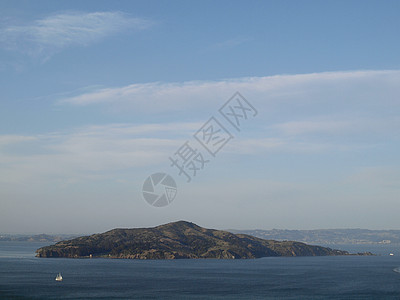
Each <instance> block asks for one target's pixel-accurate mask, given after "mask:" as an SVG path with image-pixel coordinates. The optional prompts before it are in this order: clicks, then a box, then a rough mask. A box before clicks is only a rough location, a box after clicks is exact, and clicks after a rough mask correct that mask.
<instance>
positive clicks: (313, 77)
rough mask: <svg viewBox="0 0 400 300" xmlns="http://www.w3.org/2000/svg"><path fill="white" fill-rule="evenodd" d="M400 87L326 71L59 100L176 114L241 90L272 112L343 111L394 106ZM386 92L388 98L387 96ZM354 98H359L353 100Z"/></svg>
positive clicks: (378, 76)
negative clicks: (287, 108) (286, 108)
mask: <svg viewBox="0 0 400 300" xmlns="http://www.w3.org/2000/svg"><path fill="white" fill-rule="evenodd" d="M399 82H400V71H352V72H325V73H312V74H297V75H278V76H268V77H245V78H236V79H226V80H219V81H187V82H174V83H162V82H151V83H144V84H131V85H127V86H123V87H112V88H102V89H95V90H92V91H90V92H85V93H81V94H78V95H75V96H72V97H66V98H64V99H61V100H59V103H61V104H72V105H76V106H85V105H93V104H107V105H111V106H113V107H117V106H120V107H124V109H126V108H127V107H130V108H134V109H135V111H137V110H140V111H142V110H143V111H144V110H147V109H148V108H149V107H152V108H153V109H156V110H159V111H173V110H176V109H177V107H179V109H184V108H187V107H199V106H208V105H210V104H212V103H214V102H215V101H216V100H218V101H223V100H222V99H228V97H230V96H231V95H232V94H233V92H235V91H240V92H241V93H242V94H243V95H245V96H247V97H249V98H251V99H253V101H255V102H257V103H259V104H260V105H265V106H266V105H268V106H269V109H275V108H276V107H277V105H279V106H283V105H289V104H294V105H298V104H300V105H303V106H304V105H313V104H315V105H316V106H318V105H321V104H322V105H326V103H330V105H332V106H333V105H336V106H337V107H341V106H343V103H344V102H347V103H348V104H350V105H355V104H360V106H365V104H368V101H371V100H370V99H372V101H376V96H380V97H381V101H382V103H386V104H390V103H393V101H394V100H395V99H396V98H395V97H394V90H396V91H397V90H398V89H400V88H399V87H398V83H399ZM360 86H361V87H362V88H360ZM385 89H386V90H387V91H388V93H390V94H388V95H386V94H385ZM356 93H357V94H358V95H357V97H354V95H355V94H356ZM361 96H362V97H363V98H361ZM352 97H353V98H354V99H352ZM382 97H386V98H384V99H383V98H382ZM333 108H335V107H334V106H333ZM151 111H152V112H154V110H151Z"/></svg>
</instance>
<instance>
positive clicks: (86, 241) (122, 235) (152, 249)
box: [36, 221, 350, 259]
mask: <svg viewBox="0 0 400 300" xmlns="http://www.w3.org/2000/svg"><path fill="white" fill-rule="evenodd" d="M333 255H335V256H336V255H350V254H349V252H347V251H342V250H334V249H331V248H326V247H321V246H312V245H308V244H305V243H301V242H294V241H275V240H265V239H261V238H257V237H254V236H250V235H246V234H234V233H231V232H228V231H222V230H215V229H206V228H203V227H200V226H198V225H196V224H194V223H191V222H186V221H178V222H172V223H168V224H164V225H160V226H157V227H153V228H133V229H113V230H110V231H107V232H105V233H101V234H93V235H90V236H83V237H78V238H74V239H71V240H66V241H60V242H58V243H56V244H54V245H51V246H46V247H42V248H39V249H38V250H36V256H37V257H64V258H89V257H90V258H96V257H102V258H128V259H196V258H197V259H199V258H216V259H246V258H247V259H249V258H261V257H271V256H333Z"/></svg>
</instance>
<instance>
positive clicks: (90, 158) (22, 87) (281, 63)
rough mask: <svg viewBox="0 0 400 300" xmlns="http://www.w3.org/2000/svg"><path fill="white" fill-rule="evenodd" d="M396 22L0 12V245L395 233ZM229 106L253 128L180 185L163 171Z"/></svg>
mask: <svg viewBox="0 0 400 300" xmlns="http://www.w3.org/2000/svg"><path fill="white" fill-rule="evenodd" d="M399 9H400V3H399V2H398V1H170V2H167V1H35V2H32V1H1V2H0V88H1V94H0V166H1V167H0V232H49V233H55V232H65V233H72V232H76V233H91V232H101V231H105V230H108V229H110V228H114V227H141V226H154V225H158V224H161V223H166V222H170V221H175V220H181V219H184V220H189V221H193V222H195V223H198V224H199V225H202V226H205V227H216V228H243V229H245V228H246V229H251V228H264V229H268V228H293V229H311V228H350V227H363V228H370V229H375V228H376V229H378V228H397V229H398V228H399V226H400V221H399V218H398V214H399V211H398V210H397V206H398V203H397V202H398V195H399V191H400V184H399V182H400V172H399V158H398V153H399V130H398V128H399V125H400V117H399V113H400V108H399V97H398V95H399V92H400V84H399V83H400V56H399V55H398V53H400V40H399V39H398V35H399V28H400V21H399V18H398V12H399ZM236 91H239V92H240V93H241V94H242V95H243V96H244V97H245V98H246V99H247V100H248V101H249V102H251V104H253V105H254V107H255V108H256V109H257V110H258V115H257V116H256V117H255V118H253V119H251V120H248V122H246V124H244V126H243V129H242V130H241V132H236V131H234V129H233V128H230V129H231V130H232V134H233V135H234V138H233V139H232V141H230V142H229V144H227V145H226V147H224V148H223V149H222V150H221V151H220V152H219V153H218V155H217V157H215V158H213V159H212V161H211V162H210V163H209V165H207V166H206V167H205V169H204V170H202V171H201V172H199V173H198V175H197V176H196V178H194V180H193V181H192V182H191V183H186V182H185V178H183V177H180V176H179V175H178V173H177V171H176V170H175V169H173V168H171V167H170V166H169V160H168V157H170V156H171V155H173V153H174V152H175V151H176V150H177V149H178V148H179V147H180V146H181V145H182V144H183V143H184V142H185V141H187V140H189V141H193V134H194V133H195V132H196V131H197V130H198V129H199V128H200V127H201V126H202V125H203V124H204V123H205V122H206V121H207V120H208V119H209V118H210V117H211V116H213V115H216V114H217V111H218V109H219V108H220V107H221V106H222V105H223V104H224V103H225V102H226V101H227V100H228V99H229V98H230V97H231V96H232V95H233V94H234V93H235V92H236ZM159 171H163V172H167V173H170V174H171V175H172V176H173V177H174V178H175V179H176V181H177V184H178V195H177V197H176V199H175V200H174V202H172V203H171V204H170V205H169V206H167V207H164V208H154V207H152V206H150V205H148V204H147V203H146V202H145V201H144V200H143V199H142V196H141V188H142V184H143V182H144V180H145V178H146V177H147V176H148V175H150V174H152V173H154V172H159Z"/></svg>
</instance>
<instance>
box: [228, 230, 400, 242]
mask: <svg viewBox="0 0 400 300" xmlns="http://www.w3.org/2000/svg"><path fill="white" fill-rule="evenodd" d="M228 231H229V232H232V233H242V234H249V235H252V236H256V237H259V238H262V239H274V240H279V241H285V240H295V241H299V242H303V243H307V244H317V245H321V244H325V245H329V244H331V245H335V244H336V245H339V244H389V243H392V244H397V243H400V230H368V229H317V230H287V229H272V230H261V229H256V230H233V229H232V230H228Z"/></svg>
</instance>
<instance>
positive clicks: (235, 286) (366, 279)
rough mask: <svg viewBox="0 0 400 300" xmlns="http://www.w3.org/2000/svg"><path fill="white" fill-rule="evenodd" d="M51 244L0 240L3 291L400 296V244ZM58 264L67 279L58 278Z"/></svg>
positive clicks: (101, 295)
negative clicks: (327, 248) (139, 249)
mask: <svg viewBox="0 0 400 300" xmlns="http://www.w3.org/2000/svg"><path fill="white" fill-rule="evenodd" d="M45 245H46V244H43V243H33V242H0V299H400V245H392V244H389V245H347V246H346V245H341V246H335V247H334V248H338V249H344V250H349V251H352V252H359V251H371V252H373V253H376V254H378V255H377V256H337V257H329V256H328V257H268V258H261V259H249V260H214V259H204V260H202V259H199V260H188V259H184V260H125V259H67V258H36V257H34V251H35V250H36V249H37V248H39V247H41V246H45ZM331 247H332V246H331ZM389 253H393V254H394V255H393V256H389ZM59 272H61V273H62V276H63V278H64V280H63V281H62V282H57V281H55V277H56V275H57V274H58V273H59Z"/></svg>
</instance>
